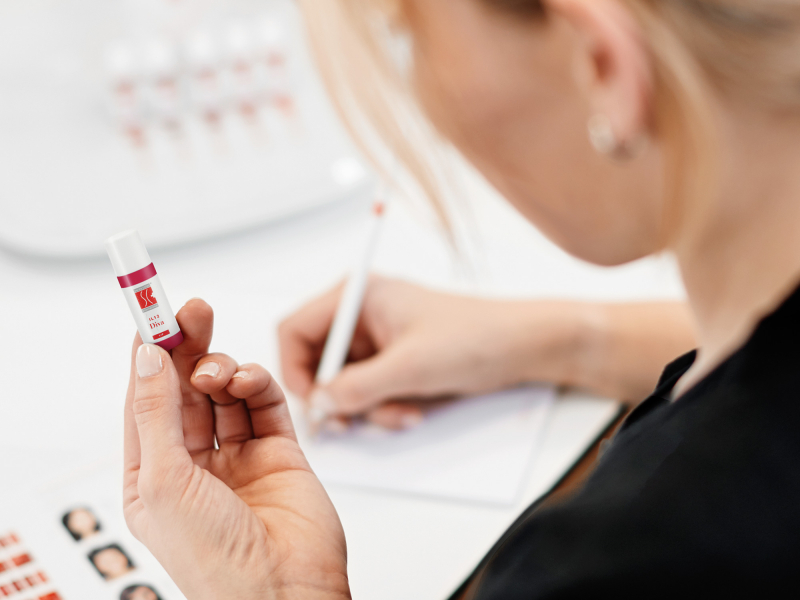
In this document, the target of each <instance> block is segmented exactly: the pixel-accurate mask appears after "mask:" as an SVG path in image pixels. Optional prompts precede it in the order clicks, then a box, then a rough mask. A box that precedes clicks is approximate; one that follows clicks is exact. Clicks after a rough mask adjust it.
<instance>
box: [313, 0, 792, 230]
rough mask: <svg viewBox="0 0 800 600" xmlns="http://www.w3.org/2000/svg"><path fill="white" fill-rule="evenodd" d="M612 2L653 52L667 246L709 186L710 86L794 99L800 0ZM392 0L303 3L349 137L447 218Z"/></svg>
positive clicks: (777, 105)
mask: <svg viewBox="0 0 800 600" xmlns="http://www.w3.org/2000/svg"><path fill="white" fill-rule="evenodd" d="M465 1H466V0H465ZM470 1H476V0H470ZM481 1H483V2H484V3H486V4H488V5H493V6H494V7H496V8H497V10H505V11H508V12H510V13H512V14H513V13H515V12H516V13H519V14H520V18H531V17H533V18H537V17H538V16H539V15H541V16H542V17H543V18H546V10H545V9H544V8H543V4H542V3H541V2H539V1H538V0H481ZM620 1H621V2H623V3H624V4H625V5H626V6H627V7H628V8H629V9H630V11H631V13H632V14H633V15H634V17H635V18H636V19H637V20H638V22H639V24H640V26H641V28H642V33H643V39H645V40H646V43H647V45H648V48H649V51H650V53H651V57H652V64H653V69H654V74H655V108H654V121H653V123H652V127H653V128H654V130H655V133H656V135H657V136H658V137H659V139H660V140H661V141H662V143H663V147H664V151H665V158H666V171H667V172H666V175H667V177H666V178H665V180H666V181H667V185H668V186H669V189H668V190H667V194H668V196H669V197H670V198H671V199H672V201H670V202H667V203H666V210H667V212H666V214H665V217H664V221H665V226H664V231H665V239H664V240H663V242H664V243H665V244H666V243H668V241H669V240H668V237H669V236H670V232H672V231H674V230H675V229H676V228H677V226H678V225H679V223H678V222H677V220H678V218H679V215H681V214H683V211H682V206H681V205H682V203H686V202H690V201H693V200H697V199H702V198H704V197H707V196H708V195H709V194H711V193H713V188H714V186H715V185H716V172H717V165H716V163H715V157H716V154H717V153H716V147H715V146H716V143H717V140H716V134H715V128H714V124H713V114H712V107H711V105H710V103H709V97H710V96H709V93H710V91H711V90H712V89H716V90H718V91H721V92H723V93H725V94H727V95H732V94H737V95H739V97H741V99H742V100H743V101H747V102H752V103H755V104H758V105H761V106H762V107H763V108H764V109H765V110H778V111H779V110H785V109H795V108H797V107H798V101H799V100H800V36H798V29H799V28H800V0H620ZM400 3H401V0H322V1H320V0H301V1H300V4H301V6H302V8H303V11H304V14H305V17H306V23H307V27H308V30H309V34H310V39H311V43H312V46H313V48H314V51H315V54H316V58H317V61H318V64H319V67H320V70H321V72H322V74H323V78H324V80H325V83H326V85H327V87H328V90H329V92H330V94H331V96H332V98H333V100H334V104H335V105H336V107H337V108H338V110H339V111H340V114H341V116H342V117H343V120H344V122H345V123H346V124H347V125H348V127H349V128H350V130H351V132H352V134H353V136H354V138H355V139H356V140H357V141H358V143H359V144H361V146H362V148H363V149H364V150H365V152H366V153H367V155H368V156H370V157H371V158H372V159H373V161H374V162H375V163H376V165H377V166H378V168H379V169H381V170H382V171H383V172H384V173H390V171H391V167H390V166H389V165H390V161H391V157H392V156H394V157H396V158H397V159H398V160H399V162H400V163H401V164H402V166H403V167H404V168H405V172H406V173H407V174H408V175H410V176H411V178H412V179H413V180H414V181H415V182H416V183H417V185H418V186H419V188H421V191H422V192H423V194H424V196H426V197H427V198H428V199H429V200H430V201H431V203H432V206H433V208H434V210H435V212H436V214H437V215H438V216H439V218H440V221H441V222H442V223H443V224H445V225H447V223H448V222H449V218H448V214H447V210H446V208H445V206H444V203H443V202H442V198H443V197H444V195H445V192H444V189H443V185H442V177H441V176H439V175H438V174H437V171H436V168H435V162H436V161H435V159H434V158H435V157H432V156H430V154H431V152H433V153H435V152H436V151H435V150H432V149H433V148H436V147H437V144H439V143H440V142H441V140H438V139H437V136H436V134H435V132H434V131H433V129H432V128H431V127H430V126H429V124H428V123H427V120H426V119H425V118H424V116H423V115H421V114H420V112H419V110H418V108H417V106H416V104H415V103H414V101H413V94H412V93H411V90H410V89H409V82H408V80H407V78H406V77H405V76H404V72H403V64H402V60H398V57H397V52H396V47H394V46H393V42H392V39H393V35H392V23H393V22H394V21H395V20H397V19H399V18H401V17H402V15H401V14H400V11H401V7H400Z"/></svg>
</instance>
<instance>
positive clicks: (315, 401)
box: [309, 388, 336, 415]
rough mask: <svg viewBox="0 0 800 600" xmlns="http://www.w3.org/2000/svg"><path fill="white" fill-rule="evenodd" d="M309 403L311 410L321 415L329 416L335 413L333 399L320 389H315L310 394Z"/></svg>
mask: <svg viewBox="0 0 800 600" xmlns="http://www.w3.org/2000/svg"><path fill="white" fill-rule="evenodd" d="M309 403H310V404H311V408H312V410H315V411H317V412H320V413H323V414H325V415H329V414H331V413H333V412H336V404H335V403H334V401H333V398H332V397H331V395H330V394H329V393H328V392H326V391H325V390H323V389H322V388H317V389H315V390H314V391H313V392H311V398H309Z"/></svg>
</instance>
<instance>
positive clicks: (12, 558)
mask: <svg viewBox="0 0 800 600" xmlns="http://www.w3.org/2000/svg"><path fill="white" fill-rule="evenodd" d="M113 462H114V464H111V463H109V464H108V466H101V467H98V468H93V469H90V470H89V471H84V472H82V473H77V474H75V475H73V476H70V477H69V478H68V479H67V480H62V481H61V482H59V483H56V484H54V485H51V486H48V487H47V488H42V489H40V490H39V491H38V492H36V493H35V494H34V495H32V496H31V497H23V496H21V495H20V496H17V497H15V498H13V499H10V498H3V499H2V500H3V503H4V504H3V506H2V513H1V514H0V598H2V599H5V598H12V599H14V600H82V599H91V600H183V598H184V596H183V595H182V594H181V593H180V591H179V590H178V588H177V587H176V586H175V584H174V583H173V582H172V580H171V579H170V578H169V576H168V575H167V574H166V572H165V571H164V569H163V568H162V567H161V565H159V564H158V562H157V561H156V560H155V558H154V557H153V556H152V555H151V554H150V552H148V550H147V549H146V548H145V547H144V546H143V545H142V544H141V543H139V542H138V541H137V540H136V539H135V538H134V537H133V536H132V535H131V534H130V532H129V531H128V529H127V527H126V525H125V520H124V517H123V514H122V498H121V487H122V486H121V468H120V467H119V463H120V462H121V460H120V459H119V458H116V459H115V460H114V461H113Z"/></svg>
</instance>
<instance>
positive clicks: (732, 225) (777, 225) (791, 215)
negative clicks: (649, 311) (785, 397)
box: [674, 114, 800, 395]
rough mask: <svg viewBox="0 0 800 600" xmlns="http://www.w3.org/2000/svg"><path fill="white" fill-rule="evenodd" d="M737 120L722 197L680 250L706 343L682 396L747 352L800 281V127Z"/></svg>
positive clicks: (726, 150) (726, 142) (789, 121)
mask: <svg viewBox="0 0 800 600" xmlns="http://www.w3.org/2000/svg"><path fill="white" fill-rule="evenodd" d="M737 117H738V118H735V119H733V118H732V119H730V122H732V123H737V125H735V126H733V127H728V128H726V129H725V132H726V133H725V135H724V136H723V143H722V144H721V148H723V151H722V152H723V156H722V159H723V161H724V163H723V164H722V165H721V166H720V170H721V174H722V175H721V176H722V186H721V193H720V194H719V197H718V198H717V199H716V201H715V202H714V203H713V205H712V206H711V207H709V209H708V211H707V212H706V213H705V216H704V217H703V221H702V223H703V225H702V227H698V228H695V229H694V230H693V234H691V235H686V236H684V237H683V238H682V239H679V240H678V241H677V243H676V245H675V248H674V251H675V254H676V256H677V258H678V263H679V264H680V268H681V272H682V275H683V279H684V284H685V285H686V290H687V293H688V296H689V302H690V304H691V306H692V310H693V312H694V315H695V318H696V320H697V331H698V337H699V340H700V351H699V354H698V358H697V361H696V362H695V365H694V366H693V367H692V369H691V370H690V371H689V372H688V373H687V374H686V375H685V376H684V377H683V378H682V379H681V381H680V382H679V384H678V386H676V394H677V395H680V394H682V393H683V392H684V391H685V390H687V389H688V388H689V387H691V386H692V385H693V384H694V383H696V382H697V381H699V380H700V379H702V378H703V377H704V376H705V375H706V374H708V372H709V371H711V370H712V369H713V368H714V367H715V366H717V365H718V364H719V363H721V362H722V361H723V360H725V358H727V357H728V356H729V355H730V354H731V353H732V352H733V351H735V350H736V349H737V348H738V347H740V346H741V345H742V344H743V343H744V342H745V341H746V340H747V338H748V337H749V336H750V334H751V333H752V331H753V329H754V328H755V326H756V325H757V324H758V321H759V320H760V319H761V318H762V317H763V316H765V315H766V314H768V313H769V312H771V311H772V310H774V309H775V308H776V307H777V306H778V305H779V304H780V303H781V302H782V301H783V300H784V299H785V298H786V296H787V295H788V294H789V293H790V292H791V291H792V290H793V289H794V287H795V286H796V285H797V284H798V283H800V168H798V165H800V122H798V121H796V120H795V119H794V118H790V117H783V118H781V119H778V118H774V119H765V120H764V121H761V122H757V123H754V119H753V117H752V114H749V115H737ZM741 123H749V124H750V125H749V126H741V125H740V124H741ZM689 217H691V215H689ZM687 221H688V220H687Z"/></svg>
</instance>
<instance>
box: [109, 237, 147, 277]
mask: <svg viewBox="0 0 800 600" xmlns="http://www.w3.org/2000/svg"><path fill="white" fill-rule="evenodd" d="M105 246H106V252H108V257H109V258H110V259H111V264H112V265H113V267H114V273H116V275H117V277H124V276H125V275H130V274H131V273H135V272H136V271H138V270H140V269H144V268H145V267H146V266H147V265H149V264H150V263H152V262H153V261H152V260H150V255H149V254H148V253H147V248H145V247H144V243H143V242H142V238H141V237H140V236H139V232H138V231H136V230H135V229H129V230H128V231H123V232H122V233H118V234H117V235H112V236H111V237H110V238H108V239H107V240H106V242H105Z"/></svg>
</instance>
